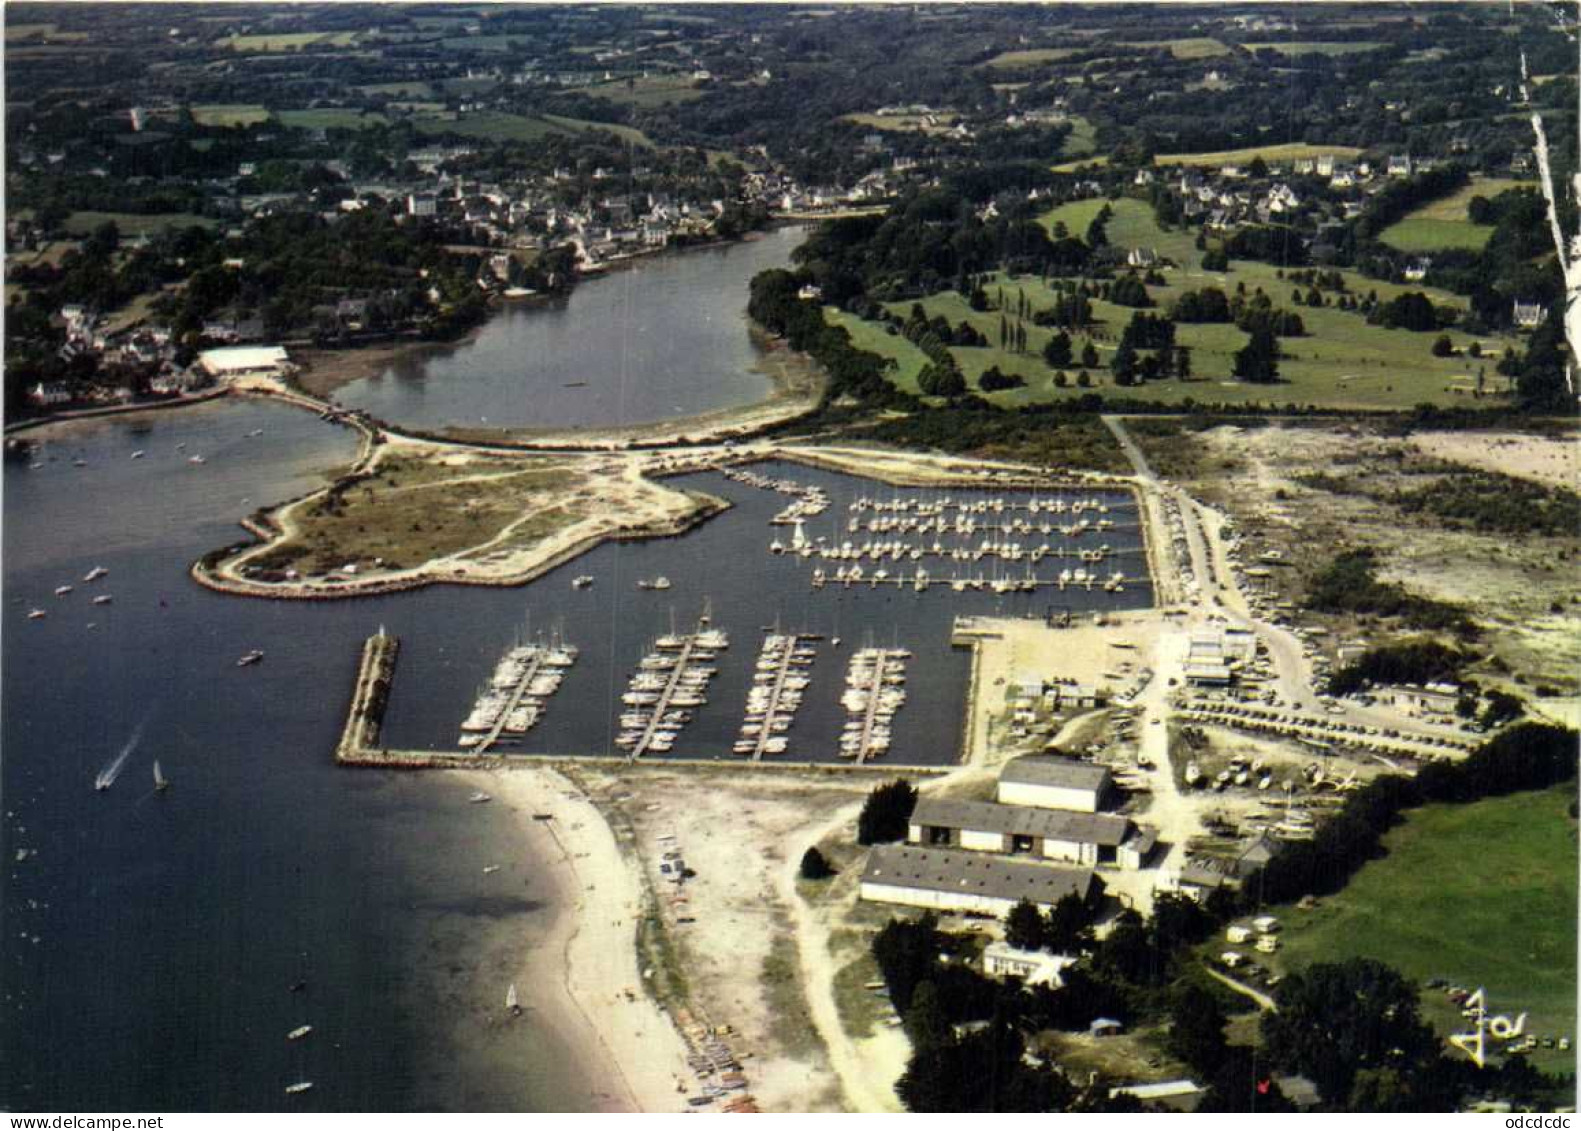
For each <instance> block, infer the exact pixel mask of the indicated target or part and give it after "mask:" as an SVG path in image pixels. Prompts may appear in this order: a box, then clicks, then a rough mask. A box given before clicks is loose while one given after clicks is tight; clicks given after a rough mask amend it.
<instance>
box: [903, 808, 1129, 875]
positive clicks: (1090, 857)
mask: <svg viewBox="0 0 1581 1131" xmlns="http://www.w3.org/2000/svg"><path fill="white" fill-rule="evenodd" d="M1130 832H1131V822H1130V821H1129V820H1127V819H1126V818H1124V817H1116V816H1112V815H1110V814H1107V813H1077V812H1071V811H1069V810H1065V809H1041V808H1032V807H1029V806H1023V805H996V804H995V803H993V802H992V801H954V800H949V799H945V798H935V797H924V798H922V799H921V800H919V801H918V802H917V807H916V809H915V810H913V811H912V814H911V826H910V829H909V832H908V835H907V838H906V839H907V840H908V841H910V843H912V844H917V845H922V846H924V847H929V848H964V849H967V850H968V851H971V852H999V853H1005V854H1008V855H1026V856H1032V857H1036V858H1039V859H1043V860H1057V861H1060V862H1062V863H1066V864H1081V865H1084V866H1086V867H1092V866H1093V865H1096V864H1113V863H1118V861H1119V856H1118V853H1119V848H1120V846H1121V845H1122V844H1124V843H1125V842H1126V840H1127V839H1128V837H1129V836H1130Z"/></svg>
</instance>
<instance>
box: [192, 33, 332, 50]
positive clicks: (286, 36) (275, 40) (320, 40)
mask: <svg viewBox="0 0 1581 1131" xmlns="http://www.w3.org/2000/svg"><path fill="white" fill-rule="evenodd" d="M355 42H357V33H356V32H354V31H300V32H286V33H281V34H277V35H231V36H227V37H226V38H224V39H221V40H218V41H217V42H216V44H215V46H216V47H229V48H231V50H233V51H300V50H301V49H302V48H304V47H349V46H351V45H352V44H353V43H355Z"/></svg>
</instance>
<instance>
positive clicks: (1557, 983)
mask: <svg viewBox="0 0 1581 1131" xmlns="http://www.w3.org/2000/svg"><path fill="white" fill-rule="evenodd" d="M1575 796H1576V794H1575V789H1574V787H1573V786H1572V787H1570V788H1567V789H1554V790H1548V791H1544V792H1540V793H1522V794H1514V795H1512V796H1509V797H1500V798H1490V799H1487V800H1484V801H1478V802H1474V803H1472V804H1468V805H1432V806H1428V807H1425V808H1423V809H1419V810H1416V811H1414V812H1412V813H1410V814H1409V815H1408V816H1407V818H1406V821H1405V823H1404V824H1402V825H1401V826H1399V827H1398V828H1396V829H1393V830H1391V831H1390V832H1389V833H1388V834H1387V835H1385V837H1384V846H1385V848H1386V849H1387V851H1388V855H1387V856H1385V857H1384V858H1383V859H1381V860H1375V861H1373V862H1371V863H1369V864H1367V865H1366V866H1365V867H1363V868H1362V870H1361V871H1360V872H1358V873H1357V874H1356V876H1355V877H1354V878H1353V879H1352V880H1351V881H1350V883H1349V884H1348V885H1346V887H1345V888H1344V890H1343V891H1341V892H1340V893H1339V894H1338V895H1335V896H1330V897H1327V898H1325V899H1323V900H1322V901H1321V904H1320V906H1319V907H1318V908H1316V909H1315V910H1312V911H1300V910H1297V909H1296V908H1295V907H1293V906H1289V907H1276V908H1272V909H1271V913H1272V914H1275V915H1277V916H1279V919H1280V922H1281V923H1282V924H1283V926H1284V930H1283V932H1282V934H1281V941H1282V943H1283V946H1282V948H1281V951H1280V954H1279V955H1278V956H1277V958H1276V960H1275V961H1276V962H1277V963H1278V964H1279V965H1280V966H1281V967H1282V968H1284V969H1286V970H1289V969H1295V968H1299V967H1302V966H1306V965H1309V964H1311V963H1313V962H1335V961H1339V960H1342V959H1345V958H1351V957H1368V958H1376V959H1379V960H1381V961H1383V962H1386V963H1388V964H1389V965H1390V966H1393V967H1395V968H1396V969H1398V970H1400V971H1401V972H1402V973H1404V974H1406V975H1408V976H1410V977H1413V978H1417V979H1427V978H1445V979H1447V980H1449V981H1450V982H1452V983H1454V984H1456V985H1460V986H1464V987H1467V988H1468V989H1476V988H1477V987H1478V986H1482V987H1485V988H1486V990H1487V995H1488V1005H1489V1008H1490V1010H1491V1011H1492V1012H1493V1013H1494V1014H1506V1015H1508V1016H1510V1017H1511V1018H1513V1017H1514V1016H1516V1015H1517V1014H1519V1013H1523V1012H1526V1013H1529V1016H1528V1018H1527V1022H1526V1031H1527V1032H1528V1033H1533V1034H1536V1035H1538V1036H1549V1037H1560V1036H1566V1037H1570V1038H1571V1039H1572V1040H1574V1038H1575V1036H1576V1028H1575V1021H1576V913H1577V908H1576V822H1575V820H1574V819H1573V818H1571V817H1570V815H1569V813H1568V812H1567V809H1568V807H1569V806H1570V805H1571V804H1572V803H1573V802H1574V800H1575ZM1423 998H1424V1002H1425V1003H1428V1008H1427V1009H1426V1010H1425V1011H1424V1012H1425V1013H1426V1015H1427V1017H1428V1019H1429V1020H1431V1021H1433V1022H1434V1023H1435V1025H1437V1026H1438V1027H1439V1028H1440V1031H1442V1032H1443V1033H1444V1034H1445V1035H1446V1036H1447V1035H1448V1034H1449V1033H1451V1032H1459V1031H1461V1028H1462V1024H1461V1023H1462V1019H1461V1018H1460V1016H1459V1013H1458V1011H1456V1010H1454V1009H1452V1008H1450V1007H1449V1006H1448V1003H1447V1002H1446V1001H1445V999H1444V997H1443V995H1442V993H1440V992H1439V991H1435V990H1426V991H1424V994H1423ZM1495 1047H1497V1046H1496V1045H1495ZM1531 1059H1532V1061H1533V1063H1534V1064H1536V1065H1537V1066H1539V1067H1541V1068H1545V1069H1548V1070H1550V1071H1551V1070H1555V1069H1561V1070H1563V1069H1570V1068H1573V1067H1574V1064H1575V1057H1574V1053H1562V1052H1557V1051H1548V1050H1543V1051H1539V1052H1536V1053H1533V1054H1532V1057H1531Z"/></svg>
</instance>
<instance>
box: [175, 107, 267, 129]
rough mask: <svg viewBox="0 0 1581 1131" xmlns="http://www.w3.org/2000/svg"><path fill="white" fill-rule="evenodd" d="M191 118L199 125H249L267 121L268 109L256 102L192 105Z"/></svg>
mask: <svg viewBox="0 0 1581 1131" xmlns="http://www.w3.org/2000/svg"><path fill="white" fill-rule="evenodd" d="M192 120H193V121H194V122H196V123H197V124H198V125H200V126H251V125H254V124H256V123H258V122H267V121H268V120H269V110H268V107H265V106H260V105H259V104H258V103H256V102H240V103H227V104H215V105H210V106H194V107H192Z"/></svg>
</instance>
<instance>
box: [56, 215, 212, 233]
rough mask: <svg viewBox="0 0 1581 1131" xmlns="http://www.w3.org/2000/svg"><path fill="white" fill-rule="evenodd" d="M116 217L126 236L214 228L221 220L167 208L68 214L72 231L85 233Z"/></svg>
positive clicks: (68, 223)
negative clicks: (145, 212) (148, 211)
mask: <svg viewBox="0 0 1581 1131" xmlns="http://www.w3.org/2000/svg"><path fill="white" fill-rule="evenodd" d="M108 220H113V221H114V222H115V226H116V227H117V228H119V229H120V230H121V235H123V236H141V235H152V234H153V233H155V232H162V231H164V230H165V229H166V228H190V227H193V226H196V227H199V228H212V227H214V226H215V224H217V223H218V221H217V220H211V219H209V218H208V217H207V216H195V215H193V214H192V213H190V212H164V213H156V214H154V215H149V216H144V215H142V214H140V213H137V212H73V213H72V214H71V215H70V216H68V217H67V218H66V230H67V231H68V232H70V233H72V234H73V235H77V236H85V235H87V234H88V233H89V232H91V231H93V230H94V229H95V228H97V227H98V226H99V225H100V224H103V223H104V222H106V221H108Z"/></svg>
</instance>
